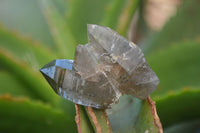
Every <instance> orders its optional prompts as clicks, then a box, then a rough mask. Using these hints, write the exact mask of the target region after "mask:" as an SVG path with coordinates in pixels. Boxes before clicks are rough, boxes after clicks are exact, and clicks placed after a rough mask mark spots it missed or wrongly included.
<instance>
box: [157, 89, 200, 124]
mask: <svg viewBox="0 0 200 133" xmlns="http://www.w3.org/2000/svg"><path fill="white" fill-rule="evenodd" d="M199 100H200V88H199V87H197V88H194V87H188V88H185V89H182V91H179V92H171V93H169V94H166V95H165V96H163V97H161V98H157V99H156V105H157V110H158V114H159V116H160V119H161V122H162V124H163V127H164V128H167V127H170V126H172V125H173V124H175V123H180V122H184V121H185V122H186V121H192V120H197V119H199V118H200V113H199V112H200V108H198V107H199V102H198V101H199Z"/></svg>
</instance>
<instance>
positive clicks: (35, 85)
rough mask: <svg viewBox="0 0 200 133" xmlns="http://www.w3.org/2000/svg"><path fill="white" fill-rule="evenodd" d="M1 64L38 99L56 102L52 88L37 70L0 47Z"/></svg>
mask: <svg viewBox="0 0 200 133" xmlns="http://www.w3.org/2000/svg"><path fill="white" fill-rule="evenodd" d="M0 62H1V65H2V66H3V67H4V68H6V69H7V70H8V71H10V72H11V73H12V75H13V76H16V77H17V78H18V79H20V82H21V83H23V84H25V85H26V86H27V88H28V89H29V91H31V92H32V93H33V94H34V95H35V96H37V97H38V98H39V99H41V100H44V101H45V102H49V103H51V104H53V105H55V104H56V103H57V102H58V99H57V98H56V95H55V93H54V92H53V90H52V89H51V90H50V89H49V87H48V85H47V84H45V83H46V82H45V81H44V79H42V76H39V74H38V72H34V71H33V69H31V68H30V67H29V66H28V65H26V64H25V63H23V62H21V61H20V60H18V59H16V58H15V57H14V56H13V55H12V54H11V53H9V52H8V51H7V50H5V49H3V48H1V49H0Z"/></svg>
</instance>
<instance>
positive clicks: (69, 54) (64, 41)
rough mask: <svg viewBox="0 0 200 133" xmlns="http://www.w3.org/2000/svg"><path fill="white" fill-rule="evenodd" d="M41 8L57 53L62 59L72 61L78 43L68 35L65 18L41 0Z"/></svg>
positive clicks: (51, 5)
mask: <svg viewBox="0 0 200 133" xmlns="http://www.w3.org/2000/svg"><path fill="white" fill-rule="evenodd" d="M41 8H42V9H43V12H44V15H45V17H46V20H47V23H48V24H49V28H50V30H51V34H52V36H53V38H54V40H55V44H56V48H57V53H59V54H61V57H63V58H68V59H73V58H74V51H75V48H76V45H77V44H78V43H77V42H76V41H75V39H74V37H73V36H72V34H71V33H70V30H69V26H68V25H67V23H66V21H65V18H64V17H63V16H62V14H61V13H60V12H59V11H58V9H57V8H56V7H55V6H54V4H52V2H51V1H49V0H42V1H41Z"/></svg>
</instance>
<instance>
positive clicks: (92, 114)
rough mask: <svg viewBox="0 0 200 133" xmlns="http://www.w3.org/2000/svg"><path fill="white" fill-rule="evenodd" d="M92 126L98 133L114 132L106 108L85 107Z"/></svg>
mask: <svg viewBox="0 0 200 133" xmlns="http://www.w3.org/2000/svg"><path fill="white" fill-rule="evenodd" d="M85 109H86V112H87V115H88V117H89V119H90V122H91V123H92V126H93V128H94V130H95V132H97V133H112V130H111V127H110V123H109V120H108V116H107V114H106V111H105V110H99V109H95V108H92V107H85Z"/></svg>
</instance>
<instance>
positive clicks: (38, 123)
mask: <svg viewBox="0 0 200 133" xmlns="http://www.w3.org/2000/svg"><path fill="white" fill-rule="evenodd" d="M6 2H7V4H8V5H9V3H10V4H11V2H9V1H6ZM6 2H5V3H6ZM12 2H13V1H12ZM0 3H1V2H0ZM5 3H4V4H5ZM19 3H20V4H21V5H23V4H25V5H26V6H28V5H29V6H30V8H28V9H24V10H28V11H29V12H23V13H22V10H16V14H23V15H26V16H27V18H29V19H31V18H34V20H35V23H36V22H38V23H37V26H38V27H39V28H38V30H35V29H34V28H33V27H35V25H34V22H32V21H30V20H27V18H26V17H25V18H23V19H22V18H20V23H17V22H16V21H8V18H7V17H5V16H6V15H8V16H9V15H10V17H11V18H14V17H12V14H9V12H7V14H6V12H5V14H3V13H2V14H1V13H0V22H1V23H2V25H1V26H0V68H1V69H0V79H1V82H0V108H1V109H0V132H20V133H21V132H52V133H54V132H82V133H88V132H98V133H101V132H102V133H106V132H114V133H128V132H136V133H144V132H145V133H156V132H159V133H162V132H163V128H164V131H165V132H167V133H173V132H176V133H177V132H195V131H198V130H199V123H200V122H199V120H200V113H199V112H200V109H199V108H198V107H199V103H198V101H199V100H200V89H199V85H200V83H199V79H200V75H199V73H200V70H199V68H200V62H199V59H200V58H199V57H200V53H199V51H200V41H199V35H200V29H199V23H200V19H199V18H200V16H199V11H200V8H199V6H198V0H192V1H186V0H185V1H183V2H182V4H181V6H180V7H179V8H178V11H177V14H176V15H175V16H173V17H172V18H171V19H170V20H169V21H168V22H167V23H166V25H165V26H164V27H163V29H162V30H161V31H159V32H157V33H154V34H153V37H152V38H148V37H146V40H148V41H145V44H143V46H142V47H143V51H144V52H145V55H146V58H147V61H148V63H149V64H150V66H151V68H152V69H153V70H154V71H155V72H156V74H157V75H158V77H159V78H160V81H161V82H160V85H159V86H158V89H157V90H156V91H155V92H154V93H153V94H152V95H151V97H152V98H150V97H149V98H148V99H146V100H143V101H142V100H139V99H137V98H134V97H132V96H122V97H121V98H120V101H119V103H118V104H116V105H114V106H113V107H112V109H108V110H97V109H94V108H91V107H84V106H81V105H74V104H73V103H72V102H70V101H67V100H65V99H63V98H61V97H59V96H57V95H56V94H55V93H54V92H53V90H52V89H51V88H50V86H49V85H48V84H47V83H46V81H45V80H44V79H43V77H42V75H41V74H40V73H39V68H41V67H42V66H43V65H44V64H46V63H48V62H50V61H51V60H53V59H56V58H66V59H73V58H74V51H75V47H76V46H77V45H78V44H79V43H80V44H84V43H86V42H87V32H86V24H88V23H95V24H99V25H105V26H108V27H111V28H112V29H114V30H116V31H118V32H119V33H120V34H121V35H123V36H127V32H128V30H129V27H130V23H131V20H132V17H133V15H134V13H135V11H136V9H139V8H141V7H143V6H142V5H143V4H144V3H142V2H140V1H139V0H112V1H107V0H84V1H83V0H73V1H65V0H60V1H54V0H42V1H37V2H36V1H31V3H29V4H28V3H27V2H26V1H25V0H24V1H21V2H17V3H15V4H16V5H15V8H17V6H20V4H19ZM1 5H2V6H1ZM3 6H5V7H6V4H5V5H3V4H0V10H1V8H2V10H3V9H4V8H3ZM9 8H10V10H11V8H13V7H12V6H8V7H7V8H5V9H9ZM15 8H14V9H15ZM5 9H4V11H5ZM17 11H20V12H17ZM29 13H30V14H31V15H27V14H29ZM14 15H15V14H14ZM30 16H31V17H30ZM23 22H24V23H26V24H29V26H28V28H27V29H25V28H24V27H25V26H24V27H23V25H24V23H23ZM139 22H140V21H139ZM32 25H33V26H32ZM139 28H140V27H139ZM141 28H143V27H141ZM14 29H15V30H16V29H17V31H15V32H14V31H13V30H14ZM27 35H29V36H31V37H32V38H33V39H30V37H27ZM152 99H153V100H154V101H155V102H154V101H153V100H152ZM155 103H156V106H155ZM156 107H157V111H156ZM157 112H158V114H157ZM159 117H160V119H159ZM161 123H162V124H161ZM162 127H163V128H162Z"/></svg>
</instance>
